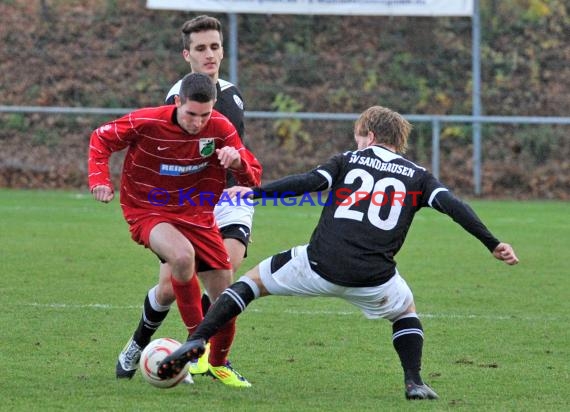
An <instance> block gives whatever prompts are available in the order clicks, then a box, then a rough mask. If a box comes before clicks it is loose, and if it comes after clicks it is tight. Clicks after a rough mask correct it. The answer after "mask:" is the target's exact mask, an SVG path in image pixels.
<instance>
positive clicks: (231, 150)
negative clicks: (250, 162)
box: [216, 146, 243, 170]
mask: <svg viewBox="0 0 570 412" xmlns="http://www.w3.org/2000/svg"><path fill="white" fill-rule="evenodd" d="M216 154H217V155H218V160H219V161H220V164H221V165H222V166H223V167H224V168H226V169H228V168H229V169H233V170H241V169H243V165H242V163H241V156H240V154H239V152H238V151H237V149H236V148H235V147H232V146H224V147H222V148H221V149H216Z"/></svg>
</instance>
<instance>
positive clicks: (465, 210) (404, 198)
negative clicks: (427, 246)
mask: <svg viewBox="0 0 570 412" xmlns="http://www.w3.org/2000/svg"><path fill="white" fill-rule="evenodd" d="M327 189H329V194H328V197H327V198H326V200H323V199H322V198H321V197H319V200H318V202H317V203H318V204H319V205H323V211H322V213H321V217H320V220H319V222H318V224H317V227H316V228H315V230H314V231H313V234H312V236H311V240H310V242H309V246H308V248H307V253H308V256H309V261H310V264H311V267H312V268H313V270H314V271H315V272H317V273H318V274H319V275H321V276H322V277H323V278H325V279H327V280H328V281H330V282H332V283H335V284H338V285H342V286H352V287H366V286H377V285H380V284H382V283H385V282H386V281H388V280H389V279H390V278H391V277H392V276H393V275H394V274H395V271H396V262H395V260H394V256H395V255H396V253H398V251H399V250H400V248H401V247H402V244H403V243H404V240H405V239H406V235H407V234H408V230H409V228H410V226H411V224H412V220H413V219H414V215H415V214H416V212H417V211H418V210H420V209H421V208H422V207H424V206H429V207H432V208H434V209H436V210H437V211H439V212H441V213H445V214H447V215H448V216H450V217H451V218H452V219H453V220H454V221H455V222H457V223H458V224H459V225H461V226H462V227H463V228H464V229H465V230H466V231H467V232H469V233H471V234H472V235H473V236H475V237H476V238H477V239H479V240H480V241H481V242H482V243H483V244H484V245H485V246H486V247H487V248H488V249H489V250H490V251H493V250H494V248H495V247H496V246H497V245H498V244H499V241H498V240H497V239H496V238H495V237H494V236H493V235H492V234H491V232H489V230H488V229H487V228H486V227H485V225H484V224H483V223H482V222H481V220H480V219H479V218H478V217H477V215H476V214H475V212H474V211H473V210H472V209H471V208H470V207H469V205H467V204H465V203H463V202H462V201H461V200H459V199H458V198H456V197H455V196H453V195H452V194H451V193H450V192H449V190H448V189H447V188H445V187H444V186H443V185H442V184H441V183H440V182H439V181H438V180H437V179H436V178H435V177H434V176H433V175H432V174H431V173H429V172H428V171H427V170H426V169H425V168H423V167H421V166H418V165H416V164H414V163H412V162H411V161H409V160H407V159H405V158H404V157H402V156H400V155H398V154H396V153H394V152H392V151H390V150H388V149H385V148H383V147H381V146H370V147H367V148H366V149H362V150H356V151H349V152H345V153H342V154H338V155H336V156H333V157H332V158H331V159H329V160H328V161H327V162H326V163H325V164H323V165H322V166H318V167H317V168H315V169H313V170H312V171H310V172H307V173H304V174H299V175H291V176H287V177H284V178H282V179H278V180H276V181H274V182H270V183H267V184H264V185H263V186H262V187H255V188H253V192H254V198H256V199H258V198H264V197H265V198H276V197H279V198H283V197H291V196H299V195H303V196H304V195H305V194H307V193H309V192H322V191H325V190H327Z"/></svg>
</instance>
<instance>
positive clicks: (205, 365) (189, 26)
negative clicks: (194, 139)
mask: <svg viewBox="0 0 570 412" xmlns="http://www.w3.org/2000/svg"><path fill="white" fill-rule="evenodd" d="M182 45H183V50H182V56H183V58H184V60H185V61H186V62H187V63H188V64H189V65H190V69H191V71H192V72H200V73H205V74H207V75H208V76H210V78H211V79H212V82H214V83H215V85H216V89H217V99H216V103H215V105H214V109H216V110H217V111H219V112H220V113H222V114H223V115H224V116H226V117H227V118H228V119H229V120H230V122H231V123H232V124H233V125H234V126H235V128H236V130H237V132H238V135H239V137H240V139H241V140H242V141H243V140H244V133H245V130H244V129H245V126H244V104H243V99H242V96H241V93H240V91H239V89H238V88H237V87H236V86H235V85H233V84H232V83H230V82H228V81H226V80H223V79H220V78H219V70H220V64H221V61H222V59H223V35H222V26H221V23H220V22H219V20H218V19H216V18H214V17H211V16H204V15H202V16H197V17H195V18H193V19H191V20H188V21H187V22H185V23H184V25H183V26H182ZM181 83H182V80H179V81H178V82H176V83H175V84H174V86H172V88H171V89H170V90H169V92H168V94H167V96H166V99H165V102H166V104H173V103H174V97H175V96H176V95H178V93H179V90H180V85H181ZM227 182H228V186H231V185H233V184H235V180H234V177H233V176H232V174H231V173H228V175H227ZM253 211H254V209H253V207H252V206H249V205H246V204H242V205H240V206H231V205H228V203H220V204H218V205H216V206H215V208H214V216H215V218H216V223H217V225H218V227H219V228H220V232H221V233H222V237H223V239H224V245H225V247H226V249H227V251H228V254H229V256H230V262H231V264H232V272H234V273H235V271H236V270H237V269H238V267H239V266H240V264H241V262H242V260H243V259H244V257H245V254H246V250H247V245H248V243H249V237H250V233H251V227H252V219H253ZM198 271H199V272H200V276H201V278H204V277H205V276H219V273H217V272H215V271H211V270H209V268H205V267H198ZM170 272H171V271H170V267H169V266H168V265H166V264H161V267H160V275H159V283H158V285H156V286H154V287H153V288H151V289H150V290H149V292H148V293H147V296H146V297H145V302H144V306H143V313H142V316H141V319H140V321H139V325H138V326H137V329H136V330H135V332H134V334H133V336H132V337H131V339H130V340H129V341H128V342H127V344H126V345H125V347H124V349H123V350H122V351H121V353H120V354H119V359H118V360H117V365H116V376H117V378H128V379H130V378H132V377H133V376H134V374H135V372H136V369H137V368H138V363H139V358H140V354H141V352H142V350H143V349H144V348H145V346H146V345H147V344H148V343H149V342H150V340H151V338H152V336H153V334H154V333H155V332H156V330H157V329H158V328H159V326H160V325H161V323H162V322H163V321H164V319H165V318H166V315H167V313H168V311H169V309H170V306H171V304H172V303H173V302H174V299H175V298H174V292H173V290H172V286H171V284H170ZM231 282H232V279H227V282H226V286H227V285H230V284H231ZM191 290H192V295H193V296H194V297H196V298H197V299H195V300H196V303H197V306H196V307H195V308H194V310H193V311H191V313H193V314H194V315H195V319H194V320H193V321H192V322H191V323H192V324H191V325H186V326H187V329H188V331H189V333H191V332H192V331H193V330H194V328H196V326H197V325H198V324H199V323H200V321H201V320H202V311H204V312H205V311H206V310H207V307H208V306H209V298H208V296H206V295H204V296H203V297H202V305H201V306H203V308H200V295H201V291H200V285H199V283H198V280H197V279H196V277H194V278H193V279H192V281H191ZM222 291H223V288H221V289H220V290H219V291H217V293H221V292H222ZM234 335H235V326H234V325H233V324H228V325H226V329H225V330H224V331H221V333H220V334H219V335H218V337H217V339H219V340H218V341H217V342H216V343H215V344H212V354H211V355H210V354H206V355H205V356H203V357H202V358H200V359H199V360H198V361H197V362H193V363H191V365H190V367H189V371H190V373H191V374H193V375H198V374H204V373H208V374H211V375H213V376H214V377H216V378H217V379H218V380H220V381H221V382H223V383H224V384H226V385H230V386H237V387H248V386H251V385H250V383H249V382H248V381H247V380H246V379H245V378H244V377H243V376H241V375H240V374H239V373H238V372H237V371H236V370H235V369H233V368H232V366H231V365H230V363H229V362H228V361H227V356H228V353H229V348H230V347H231V344H232V342H233V338H234ZM189 380H191V378H189Z"/></svg>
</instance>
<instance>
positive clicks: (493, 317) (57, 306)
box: [23, 302, 565, 321]
mask: <svg viewBox="0 0 570 412" xmlns="http://www.w3.org/2000/svg"><path fill="white" fill-rule="evenodd" d="M23 306H32V307H38V308H52V309H109V310H125V309H138V310H142V306H141V305H138V306H137V305H124V306H122V305H110V304H105V303H89V304H83V305H79V304H69V303H37V302H32V303H24V304H23ZM246 312H254V313H264V312H265V311H264V310H262V309H256V308H249V309H246ZM280 313H287V314H289V315H303V316H306V315H308V316H311V315H330V316H361V313H360V311H358V310H354V311H348V310H346V311H345V310H340V311H332V310H293V309H285V310H283V311H280ZM419 315H420V318H428V319H487V320H525V321H537V320H543V321H549V320H560V319H562V317H560V316H516V315H513V316H505V315H469V314H459V313H419ZM564 318H565V317H564Z"/></svg>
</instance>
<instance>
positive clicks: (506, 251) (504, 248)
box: [493, 242, 519, 265]
mask: <svg viewBox="0 0 570 412" xmlns="http://www.w3.org/2000/svg"><path fill="white" fill-rule="evenodd" d="M493 256H495V258H497V259H499V260H502V261H503V262H505V263H506V264H507V265H516V264H517V263H519V258H518V257H517V255H516V254H515V250H514V249H513V247H512V246H511V245H509V244H508V243H503V242H501V243H499V244H498V245H497V247H496V248H495V250H493Z"/></svg>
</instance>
